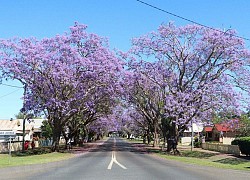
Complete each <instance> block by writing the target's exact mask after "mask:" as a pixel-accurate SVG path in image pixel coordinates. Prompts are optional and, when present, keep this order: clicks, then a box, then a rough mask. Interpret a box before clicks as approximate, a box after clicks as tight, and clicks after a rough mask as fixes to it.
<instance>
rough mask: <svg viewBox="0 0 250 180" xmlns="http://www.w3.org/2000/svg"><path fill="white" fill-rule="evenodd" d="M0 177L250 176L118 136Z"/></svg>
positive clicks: (139, 179) (143, 179)
mask: <svg viewBox="0 0 250 180" xmlns="http://www.w3.org/2000/svg"><path fill="white" fill-rule="evenodd" d="M0 174H1V176H0V179H30V180H31V179H32V180H34V179H35V180H50V179H51V180H52V179H53V180H54V179H60V180H64V179H65V180H66V179H67V180H74V179H83V180H98V179H100V180H113V179H124V180H125V179H126V180H155V179H170V180H173V179H180V180H182V179H183V180H189V179H190V180H191V179H192V180H193V179H197V180H198V179H202V180H203V179H220V180H224V179H226V180H230V179H237V180H240V179H244V180H246V179H250V172H247V171H237V170H226V169H218V168H213V167H204V166H197V165H191V164H185V163H181V162H176V161H172V160H166V159H162V158H160V157H157V156H154V155H150V154H148V153H146V152H144V151H142V150H139V149H136V148H135V147H133V146H132V145H131V144H130V143H127V142H126V141H124V140H122V139H121V138H118V137H112V138H109V139H108V140H107V141H105V142H104V143H103V144H102V145H100V146H99V147H98V148H96V149H93V150H91V151H90V152H87V153H85V154H82V155H79V156H77V157H75V158H72V159H69V160H66V161H61V162H56V163H48V164H43V165H34V166H25V167H22V168H21V167H13V168H7V169H5V170H4V171H3V170H2V171H1V169H0Z"/></svg>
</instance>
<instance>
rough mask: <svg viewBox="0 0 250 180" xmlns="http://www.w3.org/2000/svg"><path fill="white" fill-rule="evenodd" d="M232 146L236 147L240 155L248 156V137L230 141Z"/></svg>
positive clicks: (249, 146) (249, 148) (249, 142)
mask: <svg viewBox="0 0 250 180" xmlns="http://www.w3.org/2000/svg"><path fill="white" fill-rule="evenodd" d="M231 144H232V145H238V146H239V149H240V151H241V153H242V154H245V155H247V156H249V155H250V137H239V138H236V139H235V140H233V141H232V143H231Z"/></svg>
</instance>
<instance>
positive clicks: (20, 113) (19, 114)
mask: <svg viewBox="0 0 250 180" xmlns="http://www.w3.org/2000/svg"><path fill="white" fill-rule="evenodd" d="M15 117H16V119H24V114H23V113H22V112H19V113H18V114H15Z"/></svg>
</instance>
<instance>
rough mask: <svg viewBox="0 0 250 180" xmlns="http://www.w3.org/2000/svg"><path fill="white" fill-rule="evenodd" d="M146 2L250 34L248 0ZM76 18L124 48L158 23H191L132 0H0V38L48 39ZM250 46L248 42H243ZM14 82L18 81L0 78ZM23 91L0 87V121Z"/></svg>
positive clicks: (11, 115)
mask: <svg viewBox="0 0 250 180" xmlns="http://www.w3.org/2000/svg"><path fill="white" fill-rule="evenodd" d="M144 2H147V3H149V4H152V5H154V6H157V7H159V8H162V9H164V10H166V11H169V12H172V13H174V14H177V15H179V16H183V17H185V18H188V19H191V20H193V21H197V22H199V23H201V24H205V25H207V26H211V27H215V28H222V29H229V28H232V29H236V30H237V31H238V33H239V35H240V36H243V37H245V38H250V23H249V22H250V1H249V0H237V1H236V0H203V1H201V0H144ZM75 21H78V22H80V23H82V24H86V25H88V29H87V31H88V32H93V33H96V34H98V35H100V36H104V37H107V38H108V39H109V42H110V47H111V48H118V49H120V50H123V51H126V50H128V48H129V47H130V40H131V38H133V37H138V36H140V35H143V34H146V33H147V32H151V31H154V30H156V29H157V27H158V26H159V25H160V24H161V23H167V22H169V21H174V22H175V24H176V25H186V24H190V23H189V22H187V21H184V20H181V19H178V18H176V17H173V16H171V15H169V14H166V13H163V12H161V11H157V10H155V9H153V8H150V7H148V6H145V5H143V4H141V3H139V2H137V1H136V0H40V1H38V0H22V1H21V0H9V1H0V39H7V38H11V37H31V36H33V37H37V38H39V39H41V38H44V37H52V36H55V35H56V34H62V33H64V32H66V31H68V28H69V26H72V25H73V24H74V22H75ZM246 44H247V46H248V47H250V41H247V42H246ZM4 83H5V84H10V85H17V86H19V85H20V84H19V83H18V82H11V81H8V82H4ZM22 93H23V90H22V89H18V88H13V87H8V86H3V85H0V119H10V118H14V115H15V114H17V113H18V112H19V110H20V108H21V107H22V100H21V97H22Z"/></svg>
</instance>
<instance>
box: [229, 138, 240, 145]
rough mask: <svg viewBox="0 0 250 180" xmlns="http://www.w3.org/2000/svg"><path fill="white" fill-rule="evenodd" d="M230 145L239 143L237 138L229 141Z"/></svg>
mask: <svg viewBox="0 0 250 180" xmlns="http://www.w3.org/2000/svg"><path fill="white" fill-rule="evenodd" d="M231 145H239V138H236V139H234V140H233V141H232V142H231Z"/></svg>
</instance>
